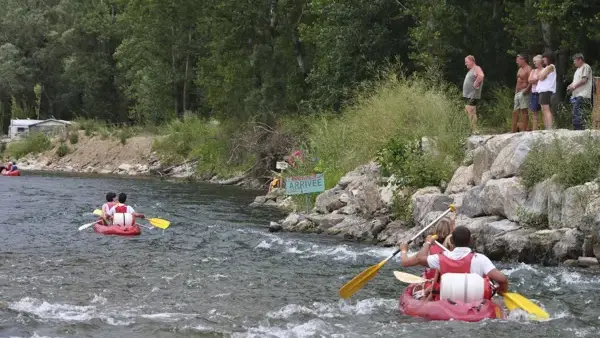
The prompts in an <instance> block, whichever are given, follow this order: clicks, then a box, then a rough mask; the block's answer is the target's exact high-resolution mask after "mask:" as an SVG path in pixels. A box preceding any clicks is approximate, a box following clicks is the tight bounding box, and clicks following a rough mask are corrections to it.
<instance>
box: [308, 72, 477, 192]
mask: <svg viewBox="0 0 600 338" xmlns="http://www.w3.org/2000/svg"><path fill="white" fill-rule="evenodd" d="M434 75H435V74H434ZM426 76H427V78H421V77H411V78H406V77H399V76H396V75H395V74H391V75H389V76H387V77H385V78H383V79H382V80H381V81H380V82H378V83H377V84H376V85H375V87H374V88H365V89H364V90H365V94H363V95H362V96H361V95H359V97H358V98H357V100H356V102H357V103H356V104H355V105H353V106H350V107H348V108H347V109H345V111H344V112H343V114H342V115H341V116H331V115H329V116H328V115H320V116H316V117H314V118H313V120H312V122H311V127H310V128H311V129H310V133H309V135H308V144H307V146H306V147H307V148H308V150H309V152H310V153H311V154H312V156H313V157H317V158H318V159H319V161H320V167H321V168H322V170H323V172H324V174H325V178H326V182H325V183H326V186H327V188H330V187H332V186H334V185H335V184H336V183H337V182H338V181H339V179H340V178H341V177H342V176H343V175H344V174H345V173H347V172H348V171H350V170H352V169H354V168H356V167H357V166H359V165H361V164H364V163H367V162H369V161H371V160H373V159H374V158H375V156H376V154H377V153H378V152H379V154H380V156H379V160H380V162H381V163H382V164H383V165H384V167H385V166H388V167H390V169H391V170H390V171H395V170H397V169H398V166H397V165H395V164H389V165H388V164H387V163H386V162H387V161H388V160H389V159H384V158H382V157H381V155H382V154H381V151H382V149H386V148H389V146H390V143H389V142H398V143H399V144H407V143H410V142H414V141H415V140H421V138H422V137H424V136H425V137H428V138H429V139H430V140H432V142H434V143H435V151H436V152H437V154H438V155H436V156H432V157H422V156H421V155H419V156H410V158H409V159H407V160H410V161H413V162H411V163H407V164H405V165H403V167H404V166H405V167H406V168H411V174H410V175H412V176H411V178H410V179H411V180H414V181H421V182H423V183H420V184H424V183H425V181H427V182H430V181H432V180H434V179H435V180H437V178H438V177H444V178H445V177H447V176H448V174H447V172H451V171H453V170H454V169H455V167H456V165H455V164H450V165H449V166H448V167H443V166H442V165H441V163H444V165H448V163H447V160H446V159H451V160H452V161H454V162H456V163H458V161H460V160H462V157H463V156H464V153H463V147H464V142H465V140H466V137H467V136H468V135H469V123H468V120H467V117H466V116H465V114H464V111H463V109H464V107H463V104H462V103H461V102H460V101H459V100H458V98H459V97H460V95H459V93H458V92H456V91H455V90H452V89H451V87H449V86H447V85H446V84H444V83H439V82H437V83H436V82H433V81H432V80H430V78H438V79H439V78H441V77H436V76H432V75H431V74H426ZM392 139H393V140H395V141H390V140H392ZM395 151H399V149H394V150H392V152H391V153H390V154H389V156H392V157H393V156H395V155H394V152H395ZM386 156H388V155H384V156H383V157H386ZM423 160H427V161H429V160H431V161H432V162H431V163H432V164H431V165H430V166H429V168H430V169H433V170H434V171H435V170H441V171H442V172H440V174H435V173H434V174H432V173H431V172H429V173H426V174H424V175H420V174H417V172H418V171H419V165H420V164H419V163H420V161H423ZM452 161H450V162H452ZM438 165H439V166H440V167H436V166H438ZM418 176H421V177H418ZM425 176H430V177H429V178H426V177H425ZM436 184H439V182H438V183H436Z"/></svg>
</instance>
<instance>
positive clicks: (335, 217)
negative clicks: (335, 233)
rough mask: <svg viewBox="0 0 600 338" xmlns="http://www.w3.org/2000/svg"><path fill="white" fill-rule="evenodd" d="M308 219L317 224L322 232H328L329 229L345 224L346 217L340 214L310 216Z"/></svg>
mask: <svg viewBox="0 0 600 338" xmlns="http://www.w3.org/2000/svg"><path fill="white" fill-rule="evenodd" d="M306 219H308V220H309V221H311V222H313V223H314V224H316V225H317V226H318V228H319V230H321V231H326V230H328V229H329V228H331V227H333V226H335V225H337V224H339V223H341V222H343V221H344V220H345V219H346V216H344V215H340V214H326V215H318V214H310V215H307V216H306Z"/></svg>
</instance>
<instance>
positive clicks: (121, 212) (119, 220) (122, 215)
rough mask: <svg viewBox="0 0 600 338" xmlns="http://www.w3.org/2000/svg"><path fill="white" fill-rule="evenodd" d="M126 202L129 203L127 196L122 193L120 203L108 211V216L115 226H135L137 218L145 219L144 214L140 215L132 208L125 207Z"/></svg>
mask: <svg viewBox="0 0 600 338" xmlns="http://www.w3.org/2000/svg"><path fill="white" fill-rule="evenodd" d="M125 201H127V195H126V194H125V193H120V194H119V203H117V204H116V205H114V206H113V207H112V208H110V210H108V216H110V217H111V218H112V224H113V225H120V226H124V227H129V226H133V225H135V218H136V217H139V218H145V216H144V215H143V214H138V213H136V212H135V210H133V208H132V207H130V206H128V205H125Z"/></svg>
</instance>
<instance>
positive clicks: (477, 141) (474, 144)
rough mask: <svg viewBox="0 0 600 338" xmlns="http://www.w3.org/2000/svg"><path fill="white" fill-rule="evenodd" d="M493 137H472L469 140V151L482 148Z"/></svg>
mask: <svg viewBox="0 0 600 338" xmlns="http://www.w3.org/2000/svg"><path fill="white" fill-rule="evenodd" d="M492 137H494V136H493V135H472V136H469V137H468V138H467V151H469V150H474V149H476V148H479V147H482V146H484V145H485V143H486V142H487V141H488V140H489V139H491V138H492Z"/></svg>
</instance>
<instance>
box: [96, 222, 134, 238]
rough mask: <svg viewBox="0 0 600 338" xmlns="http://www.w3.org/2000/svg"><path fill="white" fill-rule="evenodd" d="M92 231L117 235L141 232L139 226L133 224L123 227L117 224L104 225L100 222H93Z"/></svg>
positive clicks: (130, 234)
mask: <svg viewBox="0 0 600 338" xmlns="http://www.w3.org/2000/svg"><path fill="white" fill-rule="evenodd" d="M94 231H95V232H97V233H100V234H104V235H118V236H138V235H140V234H141V233H142V230H141V229H140V227H139V226H137V225H134V226H132V227H128V228H124V227H122V226H118V225H116V226H115V225H111V226H106V225H103V224H101V223H96V224H94Z"/></svg>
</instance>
